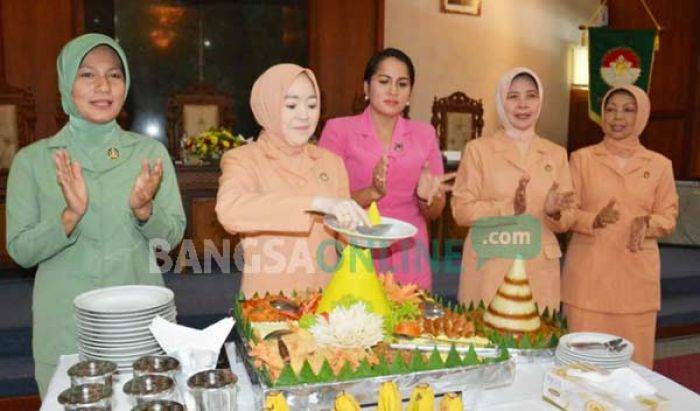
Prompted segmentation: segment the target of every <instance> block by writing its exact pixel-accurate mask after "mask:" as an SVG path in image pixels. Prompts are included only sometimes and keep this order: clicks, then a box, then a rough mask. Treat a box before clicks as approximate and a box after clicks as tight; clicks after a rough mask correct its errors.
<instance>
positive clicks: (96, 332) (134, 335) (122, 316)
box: [73, 285, 177, 372]
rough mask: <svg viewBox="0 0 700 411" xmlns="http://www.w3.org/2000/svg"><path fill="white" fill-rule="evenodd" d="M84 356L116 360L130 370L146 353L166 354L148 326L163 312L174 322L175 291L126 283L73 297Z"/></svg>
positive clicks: (119, 364) (120, 367)
mask: <svg viewBox="0 0 700 411" xmlns="http://www.w3.org/2000/svg"><path fill="white" fill-rule="evenodd" d="M73 307H74V309H75V320H76V323H77V326H78V351H79V354H80V358H81V359H95V360H106V361H113V362H115V363H117V366H118V367H119V371H121V372H131V368H132V363H133V362H134V361H135V360H137V359H139V358H140V357H142V356H144V355H151V354H164V353H163V350H162V349H161V348H160V346H159V345H158V342H157V341H156V340H155V338H154V337H153V335H152V334H151V331H150V330H149V327H150V325H151V321H153V318H155V316H157V315H160V316H161V317H163V318H164V319H166V320H167V321H170V322H175V317H176V316H177V311H176V309H175V301H174V294H173V292H172V291H170V290H169V289H167V288H165V287H156V286H144V285H127V286H120V287H107V288H100V289H98V290H93V291H88V292H86V293H83V294H80V295H79V296H77V297H76V298H75V300H73Z"/></svg>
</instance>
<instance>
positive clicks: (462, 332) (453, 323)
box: [423, 309, 475, 338]
mask: <svg viewBox="0 0 700 411" xmlns="http://www.w3.org/2000/svg"><path fill="white" fill-rule="evenodd" d="M474 331H475V328H474V323H473V322H472V321H470V320H469V319H468V318H467V316H465V315H464V314H457V313H455V312H454V311H452V310H448V309H446V310H445V314H444V315H443V316H442V317H440V318H436V319H433V320H431V319H428V318H424V319H423V332H424V333H426V334H430V335H432V336H433V337H438V336H440V335H446V336H447V337H448V338H462V337H471V336H473V335H474Z"/></svg>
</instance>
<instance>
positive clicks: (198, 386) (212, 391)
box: [187, 369, 238, 411]
mask: <svg viewBox="0 0 700 411" xmlns="http://www.w3.org/2000/svg"><path fill="white" fill-rule="evenodd" d="M237 383H238V377H237V376H236V374H234V373H233V372H231V370H226V369H222V370H206V371H201V372H198V373H197V374H194V375H193V376H191V377H190V378H189V379H188V380H187V386H188V387H189V389H190V392H191V393H192V396H193V397H194V399H195V404H196V406H197V410H198V411H236V409H237V405H238V404H237V402H238V385H237Z"/></svg>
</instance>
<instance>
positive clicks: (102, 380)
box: [68, 360, 117, 387]
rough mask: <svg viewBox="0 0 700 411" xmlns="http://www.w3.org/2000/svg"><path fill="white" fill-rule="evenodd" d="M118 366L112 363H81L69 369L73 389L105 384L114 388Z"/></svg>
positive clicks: (98, 361)
mask: <svg viewBox="0 0 700 411" xmlns="http://www.w3.org/2000/svg"><path fill="white" fill-rule="evenodd" d="M116 373H117V364H116V363H114V362H112V361H100V360H87V361H81V362H79V363H77V364H75V365H73V366H72V367H70V368H69V369H68V376H69V377H70V384H71V386H72V387H75V386H76V385H83V384H104V385H107V386H109V387H112V382H113V381H114V374H116Z"/></svg>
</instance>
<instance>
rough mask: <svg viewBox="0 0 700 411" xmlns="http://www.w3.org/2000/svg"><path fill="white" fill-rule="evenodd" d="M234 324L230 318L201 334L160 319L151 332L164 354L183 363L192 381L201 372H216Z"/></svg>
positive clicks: (154, 322)
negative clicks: (217, 361)
mask: <svg viewBox="0 0 700 411" xmlns="http://www.w3.org/2000/svg"><path fill="white" fill-rule="evenodd" d="M234 323H235V321H234V319H233V318H232V317H227V318H224V319H223V320H220V321H218V322H216V323H214V324H212V325H210V326H209V327H207V328H205V329H203V330H197V329H195V328H190V327H185V326H183V325H178V324H173V323H171V322H169V321H166V320H164V319H163V318H161V317H160V316H156V317H155V318H154V319H153V322H151V327H150V329H151V333H152V334H153V336H154V337H155V339H156V341H158V344H160V346H161V347H162V348H163V350H165V352H166V353H167V354H168V355H170V356H172V357H175V358H177V359H178V360H179V361H180V367H181V369H182V374H183V375H184V377H185V378H189V377H190V376H191V375H192V374H194V373H197V372H199V371H203V370H208V369H212V368H216V360H217V359H218V357H219V352H220V351H221V347H222V346H223V345H224V342H225V341H226V337H227V336H228V335H229V333H230V332H231V329H232V328H233V324H234Z"/></svg>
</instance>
